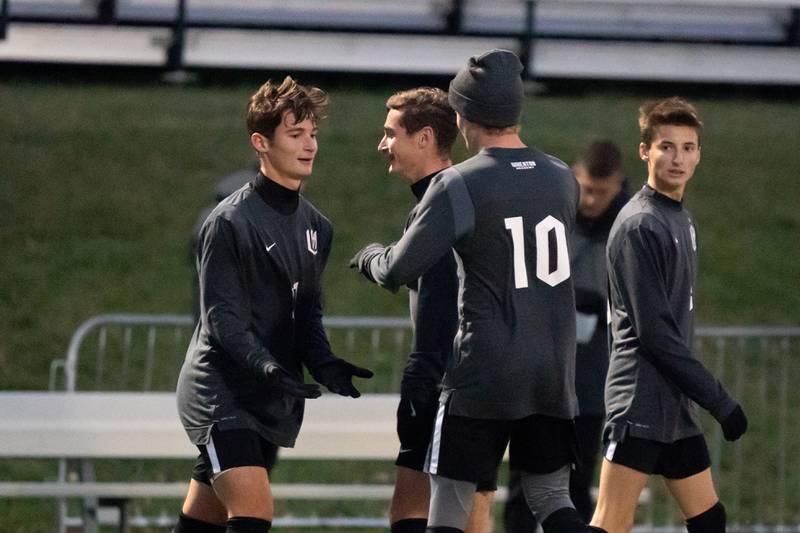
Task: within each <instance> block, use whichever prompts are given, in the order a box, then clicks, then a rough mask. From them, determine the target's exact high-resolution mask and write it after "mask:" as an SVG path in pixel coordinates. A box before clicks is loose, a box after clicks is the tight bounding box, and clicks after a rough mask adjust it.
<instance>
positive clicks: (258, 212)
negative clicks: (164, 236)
mask: <svg viewBox="0 0 800 533" xmlns="http://www.w3.org/2000/svg"><path fill="white" fill-rule="evenodd" d="M332 236H333V232H332V228H331V225H330V223H329V222H328V220H327V219H326V218H325V217H323V216H322V215H321V214H320V213H319V212H318V211H317V210H316V209H314V207H313V206H312V205H311V204H310V203H308V202H307V201H306V200H305V199H304V198H303V197H302V196H300V195H299V194H298V193H297V192H296V191H290V190H289V189H285V188H283V187H281V186H280V185H278V184H277V183H275V182H273V181H271V180H269V179H267V178H265V177H264V176H263V175H262V174H259V175H258V176H257V177H256V178H255V180H254V181H253V182H252V183H249V184H247V185H245V186H244V187H242V188H241V189H239V190H238V191H236V192H235V193H233V194H232V195H231V196H229V197H228V198H226V199H225V200H223V201H222V202H221V203H220V204H219V205H218V206H217V207H216V208H215V209H214V211H212V212H211V214H210V215H209V217H208V219H206V221H205V223H204V224H203V227H202V230H201V232H200V239H199V243H198V252H197V263H198V272H199V281H200V322H199V323H198V324H197V328H196V329H195V332H194V335H193V337H192V340H191V342H190V344H189V348H188V350H187V352H186V360H185V361H184V363H183V367H182V369H181V373H180V377H179V379H178V411H179V414H180V417H181V422H182V423H183V426H184V428H185V429H186V432H187V433H188V435H189V438H190V439H191V441H192V442H193V443H194V444H206V443H207V442H208V435H209V433H210V431H211V428H212V426H217V427H218V429H220V430H226V429H234V428H249V429H252V430H254V431H256V432H258V433H259V434H260V435H261V437H262V438H264V439H266V440H267V441H269V442H272V443H273V444H276V445H278V446H286V447H291V446H293V445H294V442H295V438H296V437H297V433H298V431H299V429H300V424H301V422H302V419H303V407H304V400H303V399H301V398H297V397H295V396H290V395H287V394H285V393H284V392H283V391H282V390H281V389H280V388H278V387H277V386H276V385H273V384H271V383H268V382H267V381H266V379H265V377H264V365H266V364H268V363H270V362H278V363H279V364H280V365H281V366H282V367H283V368H284V369H285V370H286V371H287V372H289V374H291V375H292V376H293V377H294V378H295V379H297V380H299V381H303V369H302V365H303V364H304V365H305V366H306V367H307V368H308V369H309V370H311V371H312V373H313V371H314V369H316V368H318V367H319V365H320V364H322V363H324V362H327V361H330V360H331V359H333V355H332V354H331V349H330V345H329V344H328V340H327V337H326V336H325V330H324V329H323V327H322V310H321V309H322V307H321V306H322V304H321V288H320V276H321V275H322V271H323V269H324V268H325V263H326V261H327V259H328V253H329V251H330V247H331V240H332Z"/></svg>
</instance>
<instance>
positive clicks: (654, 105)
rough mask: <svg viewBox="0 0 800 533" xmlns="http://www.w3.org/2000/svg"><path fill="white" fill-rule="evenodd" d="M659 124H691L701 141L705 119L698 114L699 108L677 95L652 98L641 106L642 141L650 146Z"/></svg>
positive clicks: (698, 139) (640, 128) (640, 130)
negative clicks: (701, 118) (661, 98)
mask: <svg viewBox="0 0 800 533" xmlns="http://www.w3.org/2000/svg"><path fill="white" fill-rule="evenodd" d="M658 126H689V127H690V128H694V131H696V132H697V142H698V144H699V143H700V131H701V130H702V129H703V121H702V120H700V116H699V115H698V114H697V109H695V107H694V106H693V105H692V104H690V103H689V102H687V101H686V100H684V99H683V98H679V97H677V96H673V97H670V98H666V99H664V100H651V101H649V102H645V103H644V104H642V106H641V107H640V108H639V132H640V134H641V141H642V143H644V144H645V145H646V146H650V144H651V143H652V142H653V139H655V136H656V128H657V127H658Z"/></svg>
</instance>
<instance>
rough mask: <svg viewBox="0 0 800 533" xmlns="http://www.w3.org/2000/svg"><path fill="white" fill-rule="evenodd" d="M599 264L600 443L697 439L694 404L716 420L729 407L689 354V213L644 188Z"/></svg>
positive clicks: (693, 253) (692, 260)
mask: <svg viewBox="0 0 800 533" xmlns="http://www.w3.org/2000/svg"><path fill="white" fill-rule="evenodd" d="M607 261H608V262H607V267H608V280H609V306H610V307H609V313H610V330H611V336H610V342H611V348H610V353H611V355H610V362H609V369H608V377H607V378H606V412H607V420H608V421H607V423H606V429H605V438H606V439H611V440H615V441H623V440H624V439H625V436H626V435H631V436H633V437H638V438H643V439H649V440H654V441H658V442H664V443H671V442H674V441H676V440H679V439H684V438H687V437H691V436H694V435H699V434H701V433H702V429H701V428H700V424H699V423H698V421H697V415H696V407H695V404H694V402H697V403H698V404H699V405H700V406H701V407H703V408H704V409H706V410H708V411H709V412H710V413H711V415H712V416H714V418H716V419H717V420H722V419H724V418H725V417H726V416H727V415H729V414H730V413H731V412H732V411H733V410H734V408H735V407H736V403H735V401H734V400H733V399H732V398H731V397H730V396H729V395H728V393H727V392H726V391H725V389H724V388H723V387H722V385H721V384H720V382H719V381H718V380H717V379H716V378H714V376H713V375H712V374H711V373H710V372H709V371H708V369H706V367H705V366H703V364H702V363H701V362H700V361H699V360H698V359H697V358H696V357H695V356H694V354H693V353H692V348H691V347H692V340H693V338H694V287H695V283H696V279H697V232H696V230H695V226H694V223H693V222H692V219H691V216H690V215H689V212H688V211H686V209H684V208H683V204H682V203H681V202H678V201H675V200H673V199H671V198H669V197H667V196H665V195H663V194H661V193H659V192H657V191H655V190H654V189H652V188H650V187H649V186H647V185H645V186H644V188H643V189H642V190H640V191H639V192H638V193H636V194H635V195H634V196H633V198H632V199H631V201H630V202H628V204H627V205H625V207H624V208H623V209H622V211H620V214H619V216H618V217H617V220H616V222H614V226H613V227H612V228H611V235H610V236H609V240H608V249H607Z"/></svg>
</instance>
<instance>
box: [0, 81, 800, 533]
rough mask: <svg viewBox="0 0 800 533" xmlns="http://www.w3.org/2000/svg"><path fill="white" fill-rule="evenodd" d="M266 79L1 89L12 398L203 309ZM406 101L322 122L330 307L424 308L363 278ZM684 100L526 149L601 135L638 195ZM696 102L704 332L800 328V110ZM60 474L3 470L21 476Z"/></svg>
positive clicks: (400, 212)
mask: <svg viewBox="0 0 800 533" xmlns="http://www.w3.org/2000/svg"><path fill="white" fill-rule="evenodd" d="M257 85H258V81H254V82H253V83H249V84H248V83H241V82H239V83H236V84H231V85H219V84H217V85H210V84H208V85H203V84H198V85H189V86H167V85H162V84H158V83H143V82H119V81H118V82H99V81H89V80H75V81H70V82H61V83H59V82H55V81H52V82H43V81H41V80H34V79H19V78H8V79H4V80H0V239H1V240H2V252H0V279H2V283H1V284H0V388H2V389H44V388H46V387H47V372H48V365H49V363H50V361H51V360H52V359H54V358H59V357H63V356H64V353H65V351H66V347H67V343H68V341H69V338H70V335H71V333H72V332H73V330H74V329H75V328H76V327H77V326H78V325H79V324H80V323H81V322H83V321H84V320H86V319H87V318H89V317H91V316H93V315H96V314H99V313H105V312H116V311H127V312H146V313H188V312H189V309H190V263H189V257H188V255H189V250H188V241H189V236H190V232H191V230H192V228H193V226H194V224H195V223H196V218H197V215H198V213H199V212H200V210H201V208H203V207H204V206H205V205H207V204H209V203H210V202H211V201H212V199H213V194H212V191H213V186H214V185H215V183H216V182H217V181H218V180H219V179H220V178H221V177H223V176H225V175H227V174H229V173H231V172H233V171H235V170H238V169H240V168H242V167H244V166H247V165H249V164H250V162H251V160H252V154H251V152H250V149H249V147H248V142H247V137H246V132H245V129H244V125H243V108H244V103H245V102H246V100H247V97H248V96H249V94H250V93H251V92H253V91H254V90H255V89H256V88H257ZM391 90H392V89H391V88H367V89H362V88H356V87H355V86H353V87H352V88H347V86H342V85H339V86H338V87H337V88H336V89H335V90H333V91H332V92H331V100H332V108H331V112H330V117H329V119H328V120H327V121H326V122H324V123H323V124H322V129H321V132H320V152H319V156H318V159H317V162H316V165H315V175H314V177H313V178H312V181H311V182H310V183H309V185H308V188H307V196H308V197H309V198H311V200H312V201H313V202H314V203H315V204H316V205H317V207H319V208H320V210H321V211H322V212H323V213H325V214H326V215H327V216H328V217H329V218H330V219H331V220H332V222H333V224H334V227H335V231H336V236H335V239H334V249H333V253H332V256H331V259H330V263H329V268H328V272H327V274H326V291H327V312H328V313H329V314H386V315H403V314H405V313H406V312H407V303H406V301H405V296H404V295H403V294H402V293H401V294H398V295H394V296H392V295H390V294H389V293H387V292H385V291H380V290H377V289H375V288H373V287H371V286H369V285H367V284H366V283H365V282H362V280H360V279H359V278H358V277H357V276H356V275H355V274H354V273H353V272H352V271H350V270H349V269H348V268H347V261H348V259H349V258H350V257H351V255H352V254H353V253H354V252H355V251H356V250H358V249H359V247H360V246H361V245H363V244H365V243H367V242H371V241H384V242H387V241H390V240H393V239H396V238H397V237H398V236H399V234H400V231H401V228H402V224H403V221H404V219H405V214H406V212H407V210H408V209H409V207H410V205H411V195H410V193H409V191H408V190H407V187H406V186H405V185H403V184H402V183H400V181H399V180H398V179H397V178H394V177H389V176H387V174H386V172H385V167H384V164H383V161H382V160H381V158H380V157H379V155H378V153H377V151H376V146H377V143H378V141H379V139H380V136H381V127H382V125H383V118H384V113H385V112H384V107H383V102H384V101H385V98H386V97H387V96H388V95H389V94H390V92H391ZM670 92H671V91H670V89H669V88H659V87H655V88H649V89H641V88H639V89H631V88H627V89H621V90H614V89H610V88H608V87H604V88H602V89H599V90H598V91H596V92H584V93H580V94H575V93H570V94H566V93H558V92H553V93H549V94H542V95H539V96H531V97H529V98H528V99H527V101H526V106H525V111H524V128H523V138H524V139H525V140H526V141H527V142H528V143H530V144H533V145H536V146H538V147H540V148H542V149H544V150H545V151H548V152H550V153H553V154H554V155H556V156H558V157H560V158H562V159H564V160H565V161H568V162H569V161H570V160H571V159H572V157H573V155H574V154H575V153H577V151H578V150H579V149H580V147H581V146H582V145H583V144H584V143H586V142H587V141H588V140H589V139H591V138H592V137H593V136H604V137H608V138H610V139H612V140H614V141H616V142H618V143H619V144H620V145H621V146H622V147H623V152H624V155H625V163H626V170H627V173H628V175H629V176H630V178H631V183H632V185H633V187H634V188H638V187H640V186H641V184H642V183H643V173H644V167H643V165H642V164H641V161H639V160H638V158H637V143H638V133H637V129H636V113H637V108H638V105H639V104H640V103H641V101H642V100H643V99H645V98H647V97H651V96H657V95H667V94H669V93H670ZM693 100H694V102H695V103H696V104H697V105H698V107H699V109H700V111H701V114H702V115H703V116H704V118H705V121H706V129H705V132H704V135H703V143H704V144H703V148H702V154H703V159H702V162H701V164H700V166H699V168H698V172H697V174H696V176H695V179H694V181H693V183H692V184H691V185H690V188H689V191H688V196H687V204H688V206H689V208H690V209H691V210H692V212H693V214H694V216H695V219H696V220H697V222H698V226H699V237H700V254H701V256H700V257H701V281H700V294H699V298H698V300H697V305H698V311H699V316H700V320H699V322H700V323H701V324H705V325H729V324H742V325H749V324H765V325H766V324H792V325H797V324H798V314H797V312H798V309H800V261H799V259H800V254H798V237H800V210H798V201H799V200H800V180H798V177H800V156H798V153H797V147H798V146H800V128H799V127H798V124H800V105H798V104H800V101H798V100H791V99H782V100H775V99H770V98H767V97H765V96H762V97H759V96H754V95H753V94H744V95H742V96H736V95H735V94H733V95H732V94H719V93H717V92H712V91H705V92H703V93H698V94H695V95H693ZM463 157H465V153H464V150H463V147H459V151H458V158H459V159H460V158H463ZM45 471H50V470H49V467H47V465H45V466H42V465H39V464H36V465H30V466H25V465H23V466H21V465H7V464H2V465H0V477H6V478H9V479H16V478H25V477H29V478H32V479H35V478H37V477H39V475H40V474H42V473H44V472H45ZM44 506H45V507H46V510H45V511H40V510H39V504H38V503H36V502H29V503H28V504H24V505H23V504H22V503H21V502H16V503H15V502H14V501H0V515H2V516H5V517H9V519H8V521H7V522H5V523H4V525H3V527H2V528H0V529H3V530H4V531H47V530H49V528H50V524H51V523H52V522H51V521H50V520H51V518H50V517H51V516H52V515H49V514H48V513H49V512H50V511H51V507H52V505H50V504H49V503H46V504H45V505H44ZM33 516H36V517H38V519H34V518H32V517H33ZM7 527H8V528H7Z"/></svg>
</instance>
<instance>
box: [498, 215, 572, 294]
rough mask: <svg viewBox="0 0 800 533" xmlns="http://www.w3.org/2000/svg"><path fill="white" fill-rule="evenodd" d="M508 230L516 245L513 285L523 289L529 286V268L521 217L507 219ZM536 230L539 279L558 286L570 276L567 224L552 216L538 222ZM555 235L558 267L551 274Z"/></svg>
mask: <svg viewBox="0 0 800 533" xmlns="http://www.w3.org/2000/svg"><path fill="white" fill-rule="evenodd" d="M504 220H505V223H506V229H507V230H510V231H511V242H512V244H513V246H514V286H515V287H516V288H517V289H524V288H526V287H527V286H528V269H527V267H526V266H525V232H524V230H523V225H522V217H508V218H506V219H504ZM534 230H535V231H536V277H537V278H539V279H540V280H542V281H543V282H545V283H547V284H548V285H550V286H551V287H555V286H556V285H558V284H559V283H561V282H562V281H564V280H566V279H568V278H569V276H570V270H569V252H568V250H567V233H566V230H565V229H564V224H563V223H562V222H561V221H560V220H558V219H557V218H554V217H552V216H550V215H548V216H547V217H545V218H544V219H542V220H541V221H539V223H538V224H536V226H535V227H534ZM551 231H552V232H553V233H554V236H555V243H556V250H555V252H556V262H555V263H556V268H555V270H553V271H552V272H551V271H550V238H549V235H550V232H551Z"/></svg>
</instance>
